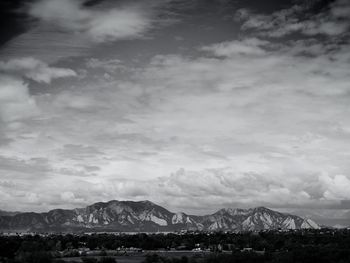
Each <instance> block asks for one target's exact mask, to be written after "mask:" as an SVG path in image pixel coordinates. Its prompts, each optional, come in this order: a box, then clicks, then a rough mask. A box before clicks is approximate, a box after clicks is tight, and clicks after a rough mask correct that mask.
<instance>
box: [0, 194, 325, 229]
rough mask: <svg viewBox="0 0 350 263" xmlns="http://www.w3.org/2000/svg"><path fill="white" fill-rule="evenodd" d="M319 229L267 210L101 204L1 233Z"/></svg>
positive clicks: (17, 222) (6, 221) (17, 221)
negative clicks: (204, 211) (207, 211)
mask: <svg viewBox="0 0 350 263" xmlns="http://www.w3.org/2000/svg"><path fill="white" fill-rule="evenodd" d="M278 228H281V229H301V228H319V226H318V225H317V224H316V223H315V222H313V221H312V220H310V219H303V218H301V217H298V216H295V215H289V214H283V213H280V212H276V211H273V210H270V209H268V208H265V207H258V208H252V209H221V210H219V211H217V212H216V213H214V214H211V215H205V216H193V215H187V214H185V213H172V212H170V211H168V210H167V209H165V208H163V207H161V206H158V205H156V204H154V203H152V202H150V201H140V202H133V201H116V200H114V201H109V202H106V203H103V202H99V203H95V204H93V205H90V206H87V207H85V208H77V209H73V210H64V209H55V210H51V211H49V212H47V213H19V214H16V215H13V216H0V230H1V231H21V232H25V231H37V232H51V231H52V232H78V231H132V232H134V231H147V232H156V231H176V230H205V231H218V230H223V231H253V230H268V229H278Z"/></svg>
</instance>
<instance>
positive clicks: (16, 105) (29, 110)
mask: <svg viewBox="0 0 350 263" xmlns="http://www.w3.org/2000/svg"><path fill="white" fill-rule="evenodd" d="M38 113H39V109H38V107H37V105H36V102H35V100H34V99H33V98H32V97H31V96H30V94H29V91H28V84H26V83H25V82H24V81H23V80H20V79H16V78H13V77H9V76H5V75H0V117H1V120H2V121H5V122H9V121H18V120H22V119H23V118H27V117H33V116H35V115H37V114H38Z"/></svg>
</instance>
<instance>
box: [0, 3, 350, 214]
mask: <svg viewBox="0 0 350 263" xmlns="http://www.w3.org/2000/svg"><path fill="white" fill-rule="evenodd" d="M262 2H264V3H262ZM1 10H2V11H1V12H2V14H1V17H2V18H1V22H2V24H3V26H2V27H1V28H0V31H1V32H0V33H1V39H0V209H3V210H21V211H46V210H49V209H53V208H58V207H61V208H73V207H82V206H85V205H87V204H91V203H94V202H97V201H108V200H112V199H118V200H144V199H148V200H151V201H154V202H156V203H158V204H160V205H163V206H165V207H166V208H168V209H170V210H172V211H180V210H182V211H185V212H188V213H195V214H203V213H207V212H213V211H215V210H217V209H218V208H221V207H228V206H230V207H253V206H258V205H265V206H268V207H271V208H275V209H280V210H283V209H284V210H303V209H304V210H306V209H314V210H315V211H316V210H317V211H326V210H331V211H334V209H338V210H339V211H343V210H344V209H349V208H350V202H349V201H348V200H349V199H350V191H349V189H350V162H349V158H350V117H349V116H350V104H349V102H350V70H349V69H350V67H349V63H350V43H349V36H350V34H349V32H350V19H349V17H350V2H349V1H347V0H335V1H334V0H333V1H331V0H328V1H325V0H314V1H311V0H310V1H300V2H298V1H293V0H283V1H281V0H274V1H258V0H256V1H254V0H215V1H214V0H212V1H209V0H139V1H137V0H134V1H127V0H118V1H116V0H113V1H112V0H90V1H84V0H27V1H19V0H16V1H10V0H5V1H2V2H1ZM4 25H6V26H4ZM323 209H325V210H323ZM339 211H338V212H339ZM332 213H334V212H332Z"/></svg>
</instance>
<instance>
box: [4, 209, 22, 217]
mask: <svg viewBox="0 0 350 263" xmlns="http://www.w3.org/2000/svg"><path fill="white" fill-rule="evenodd" d="M19 213H20V212H9V211H4V210H0V216H14V215H17V214H19Z"/></svg>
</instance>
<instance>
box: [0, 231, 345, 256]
mask: <svg viewBox="0 0 350 263" xmlns="http://www.w3.org/2000/svg"><path fill="white" fill-rule="evenodd" d="M182 251H183V253H181V252H182ZM179 252H180V253H179ZM186 253H187V254H186ZM133 255H138V260H139V261H133V262H142V261H143V262H145V263H153V262H156V263H196V262H198V263H200V262H203V263H217V262H218V263H231V262H232V263H236V262H237V263H240V262H242V263H243V262H244V263H245V262H248V263H249V262H269V263H270V262H286V263H289V262H290V263H292V262H295V263H297V262H306V263H307V262H317V263H328V262H330V263H345V262H350V230H332V229H322V230H293V231H287V232H286V231H266V232H259V233H253V232H247V233H200V232H193V233H183V234H136V235H125V234H119V235H116V234H89V235H88V234H81V235H72V234H67V235H56V234H55V235H54V234H47V235H42V234H41V235H1V236H0V262H6V263H10V262H12V263H22V262H25V263H51V262H57V263H59V262H66V260H67V258H70V262H74V261H76V262H85V263H89V262H91V263H98V262H101V263H114V262H116V261H118V260H119V258H121V257H125V258H126V257H129V258H132V256H133ZM72 258H73V260H71V259H72ZM135 258H136V257H135Z"/></svg>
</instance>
